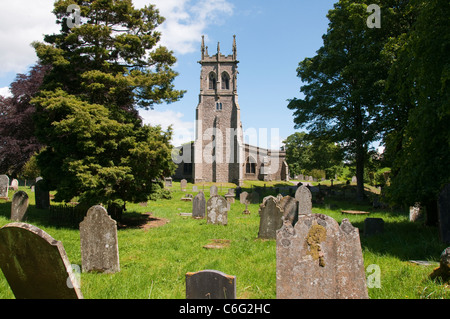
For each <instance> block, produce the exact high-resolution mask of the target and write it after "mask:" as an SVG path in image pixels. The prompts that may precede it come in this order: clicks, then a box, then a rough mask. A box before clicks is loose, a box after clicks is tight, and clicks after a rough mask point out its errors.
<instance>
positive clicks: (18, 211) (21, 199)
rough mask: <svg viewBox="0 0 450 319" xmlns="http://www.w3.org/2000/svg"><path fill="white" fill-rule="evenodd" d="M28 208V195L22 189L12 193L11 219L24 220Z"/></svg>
mask: <svg viewBox="0 0 450 319" xmlns="http://www.w3.org/2000/svg"><path fill="white" fill-rule="evenodd" d="M27 209H28V195H27V193H25V192H24V191H18V192H16V193H15V194H14V196H13V199H12V203H11V220H13V221H16V222H21V221H23V220H25V214H26V212H27Z"/></svg>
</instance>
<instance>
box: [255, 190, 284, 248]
mask: <svg viewBox="0 0 450 319" xmlns="http://www.w3.org/2000/svg"><path fill="white" fill-rule="evenodd" d="M283 214H284V212H283V210H282V209H281V207H280V206H279V205H278V200H277V199H276V198H275V197H273V196H268V197H265V200H264V202H263V204H261V206H260V208H259V216H260V220H259V232H258V238H262V239H275V238H276V231H277V230H278V229H280V228H281V226H283Z"/></svg>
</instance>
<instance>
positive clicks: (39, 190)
mask: <svg viewBox="0 0 450 319" xmlns="http://www.w3.org/2000/svg"><path fill="white" fill-rule="evenodd" d="M38 178H39V177H38ZM34 196H35V202H36V208H39V209H48V208H49V207H50V192H49V191H48V188H47V185H46V183H45V181H44V180H43V179H42V178H41V179H39V180H38V181H37V182H36V184H35V186H34Z"/></svg>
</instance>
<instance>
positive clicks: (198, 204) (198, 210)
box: [192, 192, 206, 218]
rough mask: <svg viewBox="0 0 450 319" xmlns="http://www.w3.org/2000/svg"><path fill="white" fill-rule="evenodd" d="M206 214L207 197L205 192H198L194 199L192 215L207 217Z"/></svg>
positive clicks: (194, 216)
mask: <svg viewBox="0 0 450 319" xmlns="http://www.w3.org/2000/svg"><path fill="white" fill-rule="evenodd" d="M205 214H206V198H205V194H203V192H200V193H198V194H197V195H196V196H195V197H194V200H193V201H192V217H193V218H205Z"/></svg>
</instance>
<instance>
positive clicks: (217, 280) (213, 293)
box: [186, 270, 236, 299]
mask: <svg viewBox="0 0 450 319" xmlns="http://www.w3.org/2000/svg"><path fill="white" fill-rule="evenodd" d="M186 299H236V277H235V276H229V275H226V274H224V273H223V272H220V271H217V270H203V271H199V272H195V273H192V272H188V273H187V274H186Z"/></svg>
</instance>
